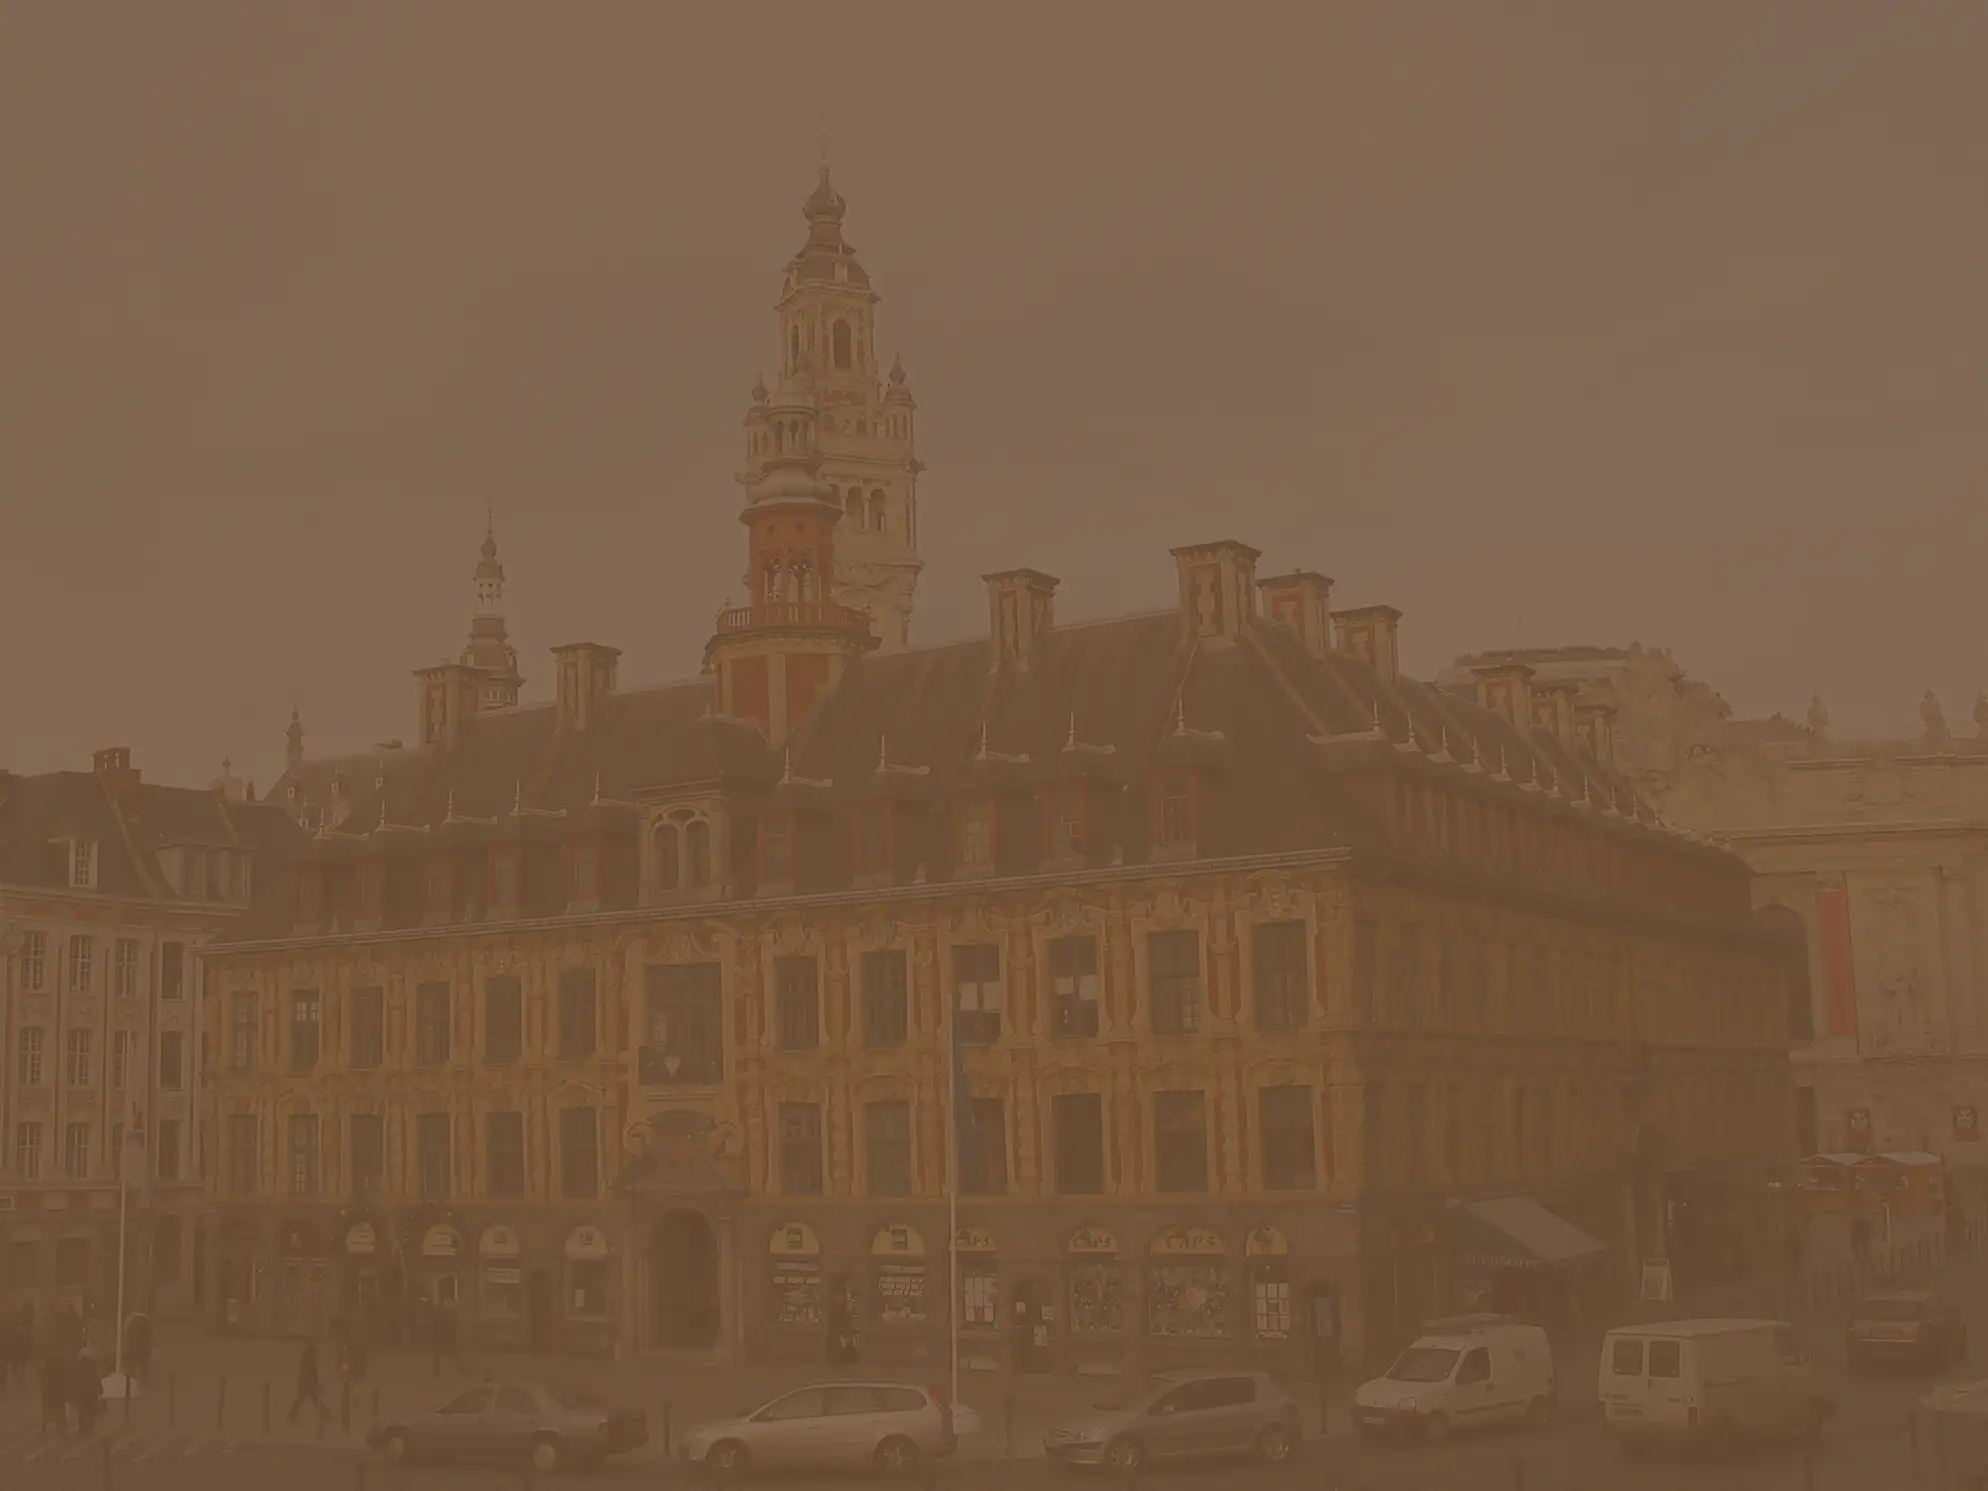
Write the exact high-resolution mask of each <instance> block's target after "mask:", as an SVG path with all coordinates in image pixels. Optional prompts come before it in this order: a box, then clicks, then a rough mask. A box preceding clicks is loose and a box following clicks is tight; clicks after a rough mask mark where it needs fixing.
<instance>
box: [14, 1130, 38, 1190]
mask: <svg viewBox="0 0 1988 1491" xmlns="http://www.w3.org/2000/svg"><path fill="white" fill-rule="evenodd" d="M14 1174H15V1175H17V1176H19V1177H20V1178H21V1179H22V1180H40V1179H41V1125H40V1124H39V1123H36V1122H33V1121H30V1122H27V1123H18V1124H15V1125H14Z"/></svg>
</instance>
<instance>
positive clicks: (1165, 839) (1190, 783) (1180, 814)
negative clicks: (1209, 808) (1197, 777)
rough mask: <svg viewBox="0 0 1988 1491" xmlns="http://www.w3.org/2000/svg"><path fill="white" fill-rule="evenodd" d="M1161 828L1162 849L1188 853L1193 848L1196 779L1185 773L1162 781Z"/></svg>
mask: <svg viewBox="0 0 1988 1491" xmlns="http://www.w3.org/2000/svg"><path fill="white" fill-rule="evenodd" d="M1158 807H1159V824H1158V832H1157V835H1156V837H1157V838H1158V840H1159V845H1160V847H1161V848H1162V849H1187V848H1191V847H1193V844H1194V779H1193V778H1192V777H1191V776H1189V775H1188V774H1187V773H1185V772H1172V773H1169V774H1168V775H1166V776H1164V777H1162V778H1160V786H1159V805H1158Z"/></svg>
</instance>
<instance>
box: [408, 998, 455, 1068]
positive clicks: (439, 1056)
mask: <svg viewBox="0 0 1988 1491" xmlns="http://www.w3.org/2000/svg"><path fill="white" fill-rule="evenodd" d="M448 1059H449V986H448V985H447V984H423V985H421V987H420V988H418V989H416V990H415V991H414V1061H415V1064H416V1065H417V1066H441V1065H443V1064H444V1063H446V1062H447V1061H448Z"/></svg>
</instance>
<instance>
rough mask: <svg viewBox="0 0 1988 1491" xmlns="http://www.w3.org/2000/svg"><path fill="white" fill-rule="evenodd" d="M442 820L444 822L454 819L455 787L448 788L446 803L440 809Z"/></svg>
mask: <svg viewBox="0 0 1988 1491" xmlns="http://www.w3.org/2000/svg"><path fill="white" fill-rule="evenodd" d="M442 821H443V822H444V823H454V822H455V821H456V789H455V788H453V787H451V788H450V789H449V801H448V805H447V806H446V807H444V808H443V809H442Z"/></svg>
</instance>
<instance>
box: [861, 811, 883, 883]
mask: <svg viewBox="0 0 1988 1491" xmlns="http://www.w3.org/2000/svg"><path fill="white" fill-rule="evenodd" d="M890 830H891V823H890V809H889V808H887V807H885V806H883V805H882V804H877V805H874V806H871V807H865V808H862V809H859V810H858V811H857V814H856V873H857V874H859V875H861V876H863V877H864V878H865V879H885V878H888V877H889V875H890V873H891V831H890Z"/></svg>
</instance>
